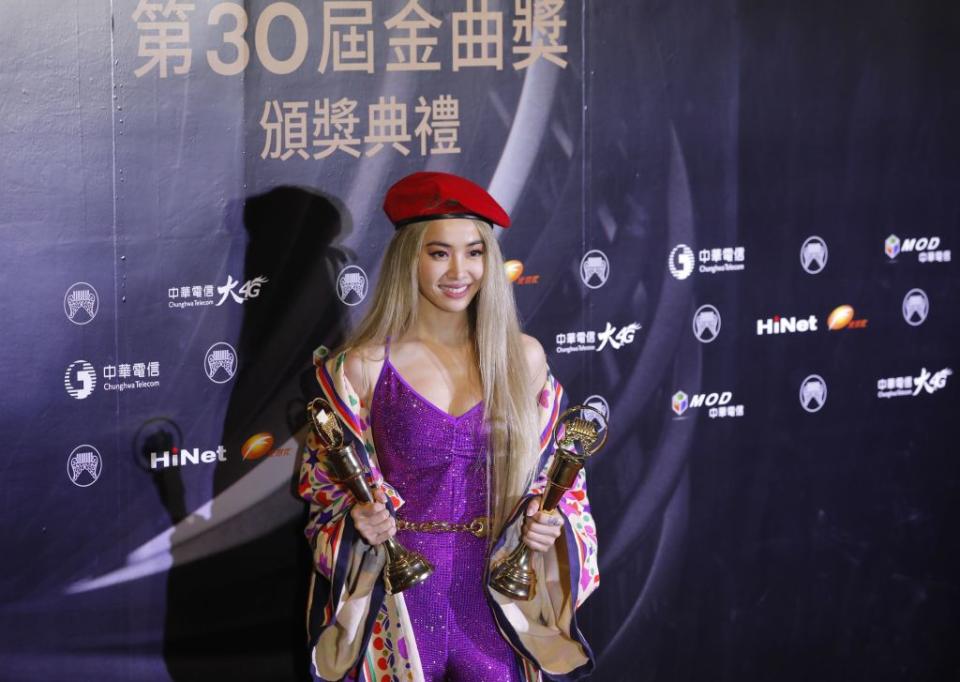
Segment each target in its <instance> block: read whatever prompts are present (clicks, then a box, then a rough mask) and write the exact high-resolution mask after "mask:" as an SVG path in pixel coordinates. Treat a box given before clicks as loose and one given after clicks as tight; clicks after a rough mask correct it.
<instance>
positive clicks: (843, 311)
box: [827, 305, 869, 331]
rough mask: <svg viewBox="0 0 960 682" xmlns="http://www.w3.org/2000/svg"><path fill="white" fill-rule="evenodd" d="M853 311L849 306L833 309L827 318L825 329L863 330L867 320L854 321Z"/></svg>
mask: <svg viewBox="0 0 960 682" xmlns="http://www.w3.org/2000/svg"><path fill="white" fill-rule="evenodd" d="M854 314H855V311H854V309H853V306H851V305H841V306H837V307H836V308H834V309H833V312H831V313H830V315H828V316H827V329H829V330H830V331H838V330H840V329H864V328H866V326H867V323H868V322H869V320H855V319H853V316H854Z"/></svg>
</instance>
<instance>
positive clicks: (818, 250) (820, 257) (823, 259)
mask: <svg viewBox="0 0 960 682" xmlns="http://www.w3.org/2000/svg"><path fill="white" fill-rule="evenodd" d="M829 255H830V252H829V250H828V249H827V242H825V241H824V240H823V239H822V238H821V237H817V236H813V237H807V239H806V240H805V241H804V242H803V246H801V247H800V265H801V266H803V269H804V271H806V272H807V273H809V274H811V275H817V274H819V273H821V272H823V269H824V268H825V267H827V258H828V257H829Z"/></svg>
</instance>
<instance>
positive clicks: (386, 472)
mask: <svg viewBox="0 0 960 682" xmlns="http://www.w3.org/2000/svg"><path fill="white" fill-rule="evenodd" d="M370 418H371V426H372V428H373V440H374V444H375V445H376V448H377V458H378V459H379V462H380V469H381V471H382V472H383V476H384V478H385V479H386V480H387V481H388V482H389V483H390V484H391V485H393V487H394V488H396V489H397V491H398V492H399V493H400V495H401V497H403V499H404V501H405V502H406V503H405V504H404V505H403V506H402V507H401V508H400V510H399V512H398V516H399V517H400V518H403V519H405V520H407V521H448V522H453V523H469V522H470V521H471V520H473V519H474V518H476V517H478V516H484V515H486V513H487V510H486V490H487V478H486V465H485V439H484V437H483V406H482V403H478V404H477V405H475V406H474V407H473V408H472V409H470V410H468V411H467V412H465V413H464V414H462V415H460V416H459V417H454V416H451V415H449V414H447V413H446V412H444V411H443V410H441V409H440V408H438V407H437V406H435V405H434V404H433V403H431V402H429V401H428V400H426V399H425V398H424V397H423V396H421V395H420V394H419V393H417V392H416V390H414V389H413V387H412V386H410V384H408V383H407V382H406V380H405V379H404V378H403V377H402V376H400V373H399V372H397V370H396V368H395V367H394V366H393V365H392V364H391V362H390V345H389V342H388V343H387V346H386V357H385V359H384V363H383V369H382V370H381V372H380V377H379V379H378V380H377V385H376V388H375V389H374V394H373V400H372V404H371V406H370ZM397 540H399V541H400V542H401V543H402V544H403V545H404V546H405V547H407V548H409V549H412V550H416V551H418V552H421V553H422V554H423V555H424V556H426V557H427V559H429V560H430V562H431V563H433V565H434V566H436V571H434V573H433V575H431V576H430V577H429V578H427V580H426V581H424V582H423V583H421V584H419V585H416V586H414V587H411V588H409V589H407V590H406V591H404V593H403V596H404V599H405V601H406V604H407V609H408V610H409V612H410V619H411V620H412V622H413V628H414V633H415V637H416V642H417V648H418V650H419V652H420V662H421V664H422V665H423V673H424V677H425V678H426V680H428V682H434V681H440V680H455V681H457V682H474V681H475V682H489V681H490V680H497V681H498V682H500V681H505V682H509V681H511V680H519V673H518V669H517V662H516V657H515V655H514V652H513V649H512V648H511V647H510V645H509V644H507V642H506V641H505V640H504V639H503V637H502V636H501V635H500V632H499V630H498V629H497V626H496V623H495V622H494V620H493V613H492V612H491V610H490V606H489V604H488V603H487V600H486V596H485V594H484V585H483V572H484V565H485V562H486V540H485V538H478V537H475V536H474V535H473V534H471V533H467V532H455V533H452V532H447V533H426V532H420V531H410V530H405V531H399V532H398V533H397Z"/></svg>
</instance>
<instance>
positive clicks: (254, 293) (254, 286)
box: [167, 275, 270, 310]
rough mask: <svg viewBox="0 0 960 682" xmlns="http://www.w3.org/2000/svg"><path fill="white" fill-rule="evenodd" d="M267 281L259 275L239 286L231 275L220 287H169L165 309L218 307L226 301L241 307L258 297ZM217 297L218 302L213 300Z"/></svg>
mask: <svg viewBox="0 0 960 682" xmlns="http://www.w3.org/2000/svg"><path fill="white" fill-rule="evenodd" d="M269 281H270V280H268V279H267V278H266V277H263V276H262V275H261V276H257V277H254V278H253V279H248V280H247V281H246V282H244V283H243V284H240V280H236V279H234V278H233V276H232V275H227V283H226V284H223V285H221V286H216V285H214V284H191V285H184V286H178V287H170V288H168V289H167V299H168V300H167V307H168V308H177V309H180V310H184V309H186V308H203V307H206V306H214V307H219V306H222V305H223V304H224V303H226V301H228V300H233V302H234V303H240V304H241V305H242V304H244V303H246V302H247V301H249V300H251V299H254V298H257V297H258V296H260V289H261V287H262V286H263V285H264V284H266V283H267V282H269ZM238 285H239V287H238ZM214 292H216V293H214ZM217 296H219V297H220V298H219V300H214V299H216V298H217Z"/></svg>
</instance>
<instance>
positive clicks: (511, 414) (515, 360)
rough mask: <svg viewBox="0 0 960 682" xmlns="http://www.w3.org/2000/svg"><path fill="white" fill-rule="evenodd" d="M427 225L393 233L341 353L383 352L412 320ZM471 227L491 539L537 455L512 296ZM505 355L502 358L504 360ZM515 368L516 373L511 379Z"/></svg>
mask: <svg viewBox="0 0 960 682" xmlns="http://www.w3.org/2000/svg"><path fill="white" fill-rule="evenodd" d="M430 222H431V221H429V220H427V221H423V222H418V223H412V224H409V225H406V226H404V227H403V228H401V229H399V230H397V231H396V233H395V234H394V235H393V239H392V240H391V241H390V244H389V245H388V247H387V250H386V253H385V254H384V256H383V262H382V264H381V267H380V274H379V277H378V278H377V283H376V286H375V288H374V292H373V298H372V301H371V304H370V308H369V309H368V311H367V313H366V314H365V315H364V317H363V319H362V320H361V321H360V323H359V324H358V325H357V327H356V329H355V330H354V331H353V333H352V334H351V335H350V337H349V338H348V339H347V341H346V342H345V343H344V345H343V346H342V347H341V349H340V351H341V352H348V353H349V352H350V351H351V350H356V349H359V348H369V347H371V346H373V347H376V346H383V345H384V344H385V343H386V340H387V338H392V339H398V338H401V337H402V336H403V335H404V334H405V333H406V332H407V331H408V330H409V329H410V328H411V326H412V325H413V323H414V321H415V320H416V318H417V306H418V303H419V300H418V299H419V293H418V292H419V284H418V278H417V265H418V260H419V257H420V251H421V249H422V248H423V238H424V234H425V233H426V231H427V227H428V226H429V224H430ZM470 222H472V223H473V224H474V225H475V226H476V228H477V231H478V232H479V234H480V239H481V241H482V242H483V246H484V249H483V279H482V281H481V283H480V288H479V290H478V291H477V294H476V296H475V297H474V299H473V301H471V303H470V306H469V307H468V309H467V316H468V320H469V329H470V336H471V340H472V341H473V349H474V353H475V357H476V360H477V364H478V366H479V369H480V380H481V384H482V387H483V403H484V408H483V414H484V422H485V425H486V427H487V429H488V432H489V436H488V442H487V471H488V479H489V480H488V505H487V506H488V508H489V514H490V521H491V526H492V530H493V533H492V534H491V535H490V536H488V537H496V535H497V533H499V531H500V529H501V528H502V527H503V524H504V523H505V521H506V516H507V515H508V514H509V513H510V512H511V510H512V509H513V507H514V506H515V505H516V503H517V501H518V500H519V499H520V497H521V496H522V495H523V494H524V493H525V492H526V489H527V487H528V485H529V483H530V478H531V476H532V473H533V469H534V465H535V464H536V462H537V459H538V455H539V434H538V433H537V431H538V425H537V409H536V408H537V401H536V397H537V396H536V390H538V389H539V388H540V387H539V386H537V387H536V388H535V389H533V390H531V385H532V382H533V379H532V378H531V377H530V375H529V369H528V367H527V361H526V356H525V353H524V350H523V342H522V338H521V331H520V323H519V320H518V317H517V306H516V302H515V301H514V298H513V290H512V288H511V287H510V282H509V280H508V279H507V276H506V273H505V271H504V266H503V254H502V253H501V251H500V245H499V244H498V243H497V239H496V237H495V236H494V234H493V229H492V228H491V227H490V225H488V224H487V223H486V222H484V221H482V220H473V219H471V220H470ZM504 350H506V352H504ZM518 368H519V370H520V371H518Z"/></svg>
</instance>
